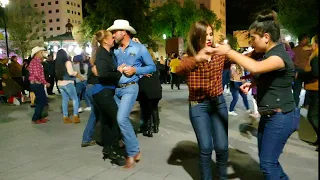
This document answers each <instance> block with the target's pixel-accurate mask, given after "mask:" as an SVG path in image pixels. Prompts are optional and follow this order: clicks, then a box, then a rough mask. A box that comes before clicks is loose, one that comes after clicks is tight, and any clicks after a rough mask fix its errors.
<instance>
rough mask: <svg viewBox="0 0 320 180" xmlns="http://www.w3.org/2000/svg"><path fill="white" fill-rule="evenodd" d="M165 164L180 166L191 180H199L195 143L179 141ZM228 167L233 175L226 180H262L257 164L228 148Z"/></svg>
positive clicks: (213, 166) (213, 163) (197, 149)
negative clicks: (235, 179) (238, 179)
mask: <svg viewBox="0 0 320 180" xmlns="http://www.w3.org/2000/svg"><path fill="white" fill-rule="evenodd" d="M167 163H168V164H170V165H175V166H182V167H183V168H184V170H185V171H186V172H187V173H188V174H189V175H190V176H191V177H192V179H200V174H199V148H198V145H197V144H196V143H195V142H192V141H180V142H179V143H177V144H176V145H175V147H174V148H173V149H172V151H171V155H170V156H169V158H168V160H167ZM228 166H229V167H232V169H233V170H234V172H233V173H231V174H228V179H234V178H240V179H243V180H252V179H255V180H260V179H261V180H262V179H263V176H262V173H261V171H260V169H259V164H258V163H257V162H256V161H255V160H254V159H253V158H252V157H251V156H250V155H249V154H247V153H245V152H241V151H239V150H237V149H232V148H229V162H228ZM212 174H213V176H214V175H215V174H216V164H215V162H214V161H212Z"/></svg>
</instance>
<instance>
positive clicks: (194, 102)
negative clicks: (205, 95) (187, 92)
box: [190, 101, 199, 106]
mask: <svg viewBox="0 0 320 180" xmlns="http://www.w3.org/2000/svg"><path fill="white" fill-rule="evenodd" d="M190 104H191V106H195V105H198V104H199V102H198V101H190Z"/></svg>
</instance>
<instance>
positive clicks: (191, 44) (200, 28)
mask: <svg viewBox="0 0 320 180" xmlns="http://www.w3.org/2000/svg"><path fill="white" fill-rule="evenodd" d="M208 27H211V29H212V33H213V28H212V26H211V25H210V24H209V23H207V22H205V21H197V22H195V23H194V24H192V25H191V28H190V30H189V35H188V39H187V41H188V48H187V54H188V55H189V56H195V55H196V54H197V53H198V52H199V51H200V50H201V49H202V48H204V46H205V43H206V36H207V28H208Z"/></svg>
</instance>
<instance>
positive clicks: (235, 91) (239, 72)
mask: <svg viewBox="0 0 320 180" xmlns="http://www.w3.org/2000/svg"><path fill="white" fill-rule="evenodd" d="M230 74H231V78H230V91H231V94H232V101H231V103H230V109H229V115H232V116H237V115H238V114H237V113H236V112H235V111H234V107H235V106H236V104H237V102H238V99H239V94H240V95H241V97H242V99H243V104H244V106H245V107H246V109H247V112H250V108H249V103H248V99H247V95H245V94H244V93H243V92H242V91H241V90H240V86H241V85H242V80H241V77H242V76H243V75H244V69H243V67H241V66H239V65H238V64H231V67H230Z"/></svg>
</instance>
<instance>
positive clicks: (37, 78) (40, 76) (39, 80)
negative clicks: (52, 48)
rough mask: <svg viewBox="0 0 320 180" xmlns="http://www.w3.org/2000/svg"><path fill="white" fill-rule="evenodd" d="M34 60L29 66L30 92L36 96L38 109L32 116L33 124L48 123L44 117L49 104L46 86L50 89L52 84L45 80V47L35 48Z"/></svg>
mask: <svg viewBox="0 0 320 180" xmlns="http://www.w3.org/2000/svg"><path fill="white" fill-rule="evenodd" d="M31 57H32V60H31V61H30V65H29V73H30V75H29V80H30V90H31V91H32V92H34V93H35V95H36V109H35V111H34V114H33V116H32V123H34V124H42V123H46V122H47V119H46V118H43V117H42V111H43V109H44V107H45V105H46V104H47V101H48V100H47V95H46V93H45V91H44V86H46V87H50V84H49V83H48V82H47V81H46V80H45V77H44V72H43V67H42V64H41V63H42V62H43V60H44V59H45V58H46V57H47V52H46V49H45V48H44V47H38V46H37V47H35V48H33V49H32V51H31Z"/></svg>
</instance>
